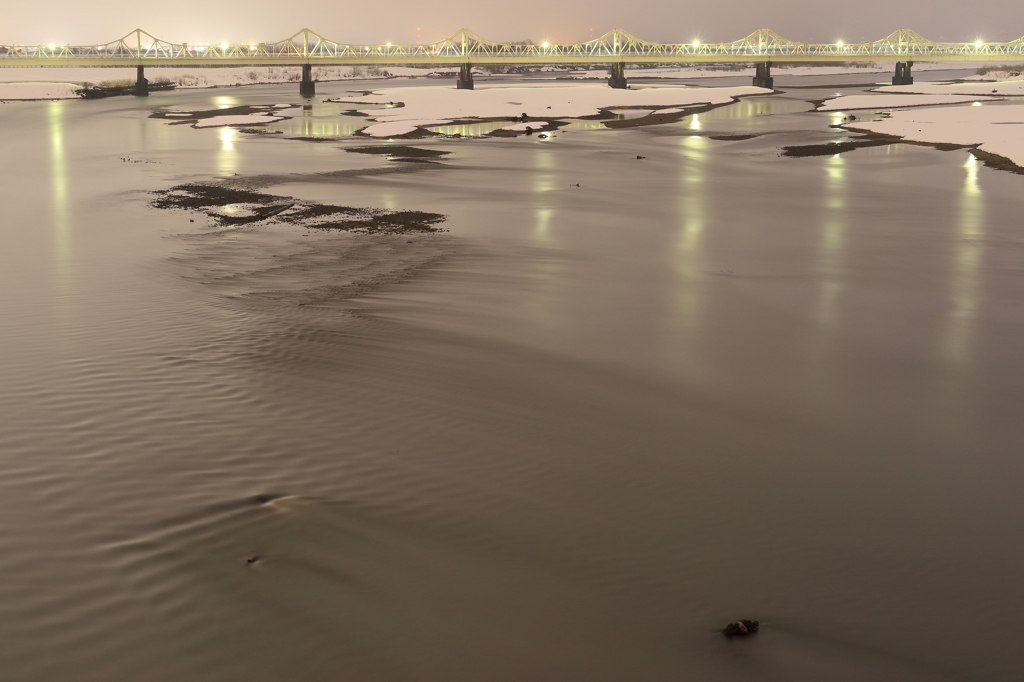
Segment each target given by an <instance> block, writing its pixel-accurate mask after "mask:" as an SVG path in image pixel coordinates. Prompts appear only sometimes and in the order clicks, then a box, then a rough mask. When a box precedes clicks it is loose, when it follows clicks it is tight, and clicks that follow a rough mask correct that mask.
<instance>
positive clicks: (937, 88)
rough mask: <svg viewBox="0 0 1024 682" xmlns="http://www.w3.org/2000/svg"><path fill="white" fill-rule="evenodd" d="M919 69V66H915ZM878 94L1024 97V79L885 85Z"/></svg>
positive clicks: (879, 89) (878, 90)
mask: <svg viewBox="0 0 1024 682" xmlns="http://www.w3.org/2000/svg"><path fill="white" fill-rule="evenodd" d="M914 68H915V69H916V68H917V65H916V64H915V65H914ZM876 92H895V93H900V94H908V95H909V94H913V95H1009V96H1011V97H1012V96H1020V95H1024V79H1021V78H1017V79H1014V80H1008V81H995V82H985V83H914V84H913V85H885V86H882V87H880V88H878V89H877V90H876Z"/></svg>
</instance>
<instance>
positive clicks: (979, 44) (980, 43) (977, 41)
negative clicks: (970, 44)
mask: <svg viewBox="0 0 1024 682" xmlns="http://www.w3.org/2000/svg"><path fill="white" fill-rule="evenodd" d="M984 44H985V43H983V42H981V41H980V40H976V41H974V46H975V47H981V46H982V45H984Z"/></svg>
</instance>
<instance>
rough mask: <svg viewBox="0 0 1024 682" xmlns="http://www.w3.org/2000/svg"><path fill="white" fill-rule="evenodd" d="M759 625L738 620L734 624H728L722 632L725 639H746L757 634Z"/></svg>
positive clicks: (753, 621) (752, 621) (750, 621)
mask: <svg viewBox="0 0 1024 682" xmlns="http://www.w3.org/2000/svg"><path fill="white" fill-rule="evenodd" d="M758 627H759V623H758V622H757V621H756V620H747V619H746V618H743V619H740V620H738V621H736V622H735V623H729V624H728V625H726V626H725V628H724V629H723V630H722V634H723V635H725V636H726V637H746V636H747V635H752V634H754V633H755V632H757V630H758Z"/></svg>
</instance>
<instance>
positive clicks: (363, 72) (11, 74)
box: [0, 66, 458, 96]
mask: <svg viewBox="0 0 1024 682" xmlns="http://www.w3.org/2000/svg"><path fill="white" fill-rule="evenodd" d="M457 71H458V69H454V68H453V67H438V68H417V67H407V66H391V67H386V68H385V67H380V68H378V67H367V66H316V67H313V78H314V79H316V80H318V81H323V82H327V81H346V80H370V79H381V78H395V77H400V78H417V77H440V76H444V75H449V74H450V75H452V77H453V78H454V77H455V75H454V74H455V73H456V72H457ZM146 78H148V79H149V80H150V82H154V81H162V82H169V83H173V84H174V86H175V87H177V88H215V87H228V86H235V85H261V84H268V83H289V82H294V81H298V80H299V79H300V78H301V70H300V69H299V67H297V66H295V67H288V66H225V67H206V68H197V67H152V66H151V67H147V68H146ZM134 80H135V69H134V68H130V67H83V66H69V67H4V68H0V86H2V85H4V84H8V83H11V84H13V83H26V82H31V83H52V84H57V83H59V84H63V85H77V86H82V85H85V84H87V83H89V84H99V83H105V82H117V81H134ZM71 96H73V95H71Z"/></svg>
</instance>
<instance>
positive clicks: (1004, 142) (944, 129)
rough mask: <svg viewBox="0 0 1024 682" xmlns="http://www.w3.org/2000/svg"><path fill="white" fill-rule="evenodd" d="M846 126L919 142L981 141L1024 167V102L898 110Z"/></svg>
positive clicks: (987, 148)
mask: <svg viewBox="0 0 1024 682" xmlns="http://www.w3.org/2000/svg"><path fill="white" fill-rule="evenodd" d="M846 127H848V128H854V129H857V130H868V131H871V132H876V133H883V134H885V135H899V136H900V137H904V138H906V139H908V140H915V141H917V142H933V143H936V142H947V143H950V144H980V145H981V146H980V147H979V149H981V150H983V151H986V152H991V153H992V154H998V155H1000V156H1005V157H1006V158H1008V159H1010V160H1011V161H1013V162H1014V163H1016V164H1017V165H1020V166H1024V105H1007V106H991V107H986V106H973V107H949V108H940V109H911V110H907V111H894V112H893V113H892V115H891V116H890V117H889V118H887V119H885V120H883V121H857V122H856V123H849V124H847V125H846Z"/></svg>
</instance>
